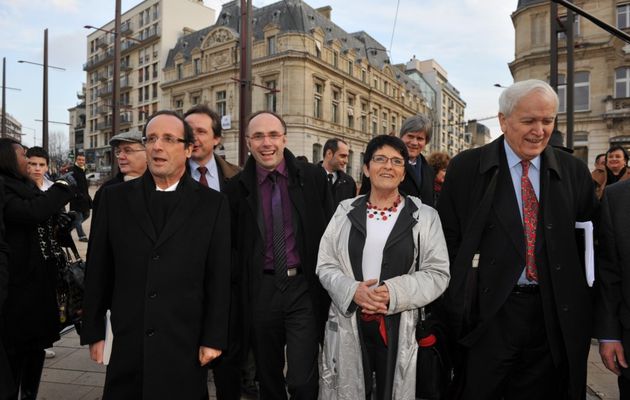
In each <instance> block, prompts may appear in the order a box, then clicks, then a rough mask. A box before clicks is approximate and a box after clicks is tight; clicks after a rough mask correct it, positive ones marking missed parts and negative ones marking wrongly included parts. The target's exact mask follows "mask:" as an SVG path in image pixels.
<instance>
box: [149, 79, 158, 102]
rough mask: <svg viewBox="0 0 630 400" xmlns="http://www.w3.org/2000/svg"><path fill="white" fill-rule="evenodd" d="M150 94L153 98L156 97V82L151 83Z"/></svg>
mask: <svg viewBox="0 0 630 400" xmlns="http://www.w3.org/2000/svg"><path fill="white" fill-rule="evenodd" d="M151 94H152V97H153V98H154V99H157V97H158V84H157V82H156V83H154V84H152V85H151Z"/></svg>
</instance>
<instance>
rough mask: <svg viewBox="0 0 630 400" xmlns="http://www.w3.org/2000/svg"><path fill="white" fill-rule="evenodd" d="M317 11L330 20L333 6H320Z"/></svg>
mask: <svg viewBox="0 0 630 400" xmlns="http://www.w3.org/2000/svg"><path fill="white" fill-rule="evenodd" d="M316 11H317V12H319V13H320V14H321V15H323V16H324V18H326V19H327V20H329V21H330V14H331V13H332V7H331V6H324V7H319V8H317V9H316Z"/></svg>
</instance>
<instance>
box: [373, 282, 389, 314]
mask: <svg viewBox="0 0 630 400" xmlns="http://www.w3.org/2000/svg"><path fill="white" fill-rule="evenodd" d="M374 294H375V295H377V296H379V297H380V298H381V302H382V303H383V304H384V305H385V310H384V311H382V313H383V314H385V313H387V309H388V308H389V289H388V288H387V285H385V284H384V283H383V282H381V285H379V286H378V287H377V288H376V289H374Z"/></svg>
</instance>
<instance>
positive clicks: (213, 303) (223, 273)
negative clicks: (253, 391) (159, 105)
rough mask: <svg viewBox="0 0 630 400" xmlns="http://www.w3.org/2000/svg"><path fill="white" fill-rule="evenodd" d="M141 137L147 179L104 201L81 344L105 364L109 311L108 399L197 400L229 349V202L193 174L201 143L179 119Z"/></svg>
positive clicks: (162, 119) (167, 119)
mask: <svg viewBox="0 0 630 400" xmlns="http://www.w3.org/2000/svg"><path fill="white" fill-rule="evenodd" d="M143 135H144V142H145V145H146V151H147V160H148V164H149V166H148V171H147V172H146V173H145V175H144V176H142V177H141V178H138V179H135V180H133V181H129V182H124V183H121V184H119V185H113V186H110V187H108V188H106V189H105V190H104V191H103V194H102V196H101V201H100V205H99V208H98V212H97V214H96V216H95V218H96V221H95V222H94V225H95V226H97V227H98V229H97V230H96V231H95V232H92V235H93V236H92V238H91V241H90V248H89V250H88V259H87V275H86V283H85V293H86V297H85V301H84V326H83V332H82V334H81V341H82V343H84V344H89V345H90V354H91V357H92V359H93V360H95V361H97V362H102V359H103V349H104V340H103V339H104V337H105V322H104V321H105V318H104V317H105V312H106V310H107V309H111V323H112V330H113V334H114V340H113V348H112V353H111V359H110V363H109V366H108V368H107V376H106V378H105V388H104V394H103V398H104V399H191V400H192V399H195V400H198V399H200V398H202V397H204V396H205V397H207V386H206V385H207V375H208V371H207V368H205V365H206V364H207V363H209V362H210V361H212V360H213V359H215V358H216V357H218V356H219V355H220V354H221V352H222V350H224V349H225V348H226V346H227V336H228V334H227V330H228V314H229V298H230V292H229V290H230V252H229V251H225V249H229V248H230V225H229V208H228V203H227V201H226V199H225V197H224V196H222V195H221V194H219V193H217V192H216V191H213V190H210V189H208V188H205V187H203V186H202V185H200V184H198V183H197V182H195V181H194V180H193V179H192V178H191V177H190V176H189V175H188V174H186V161H187V159H188V157H190V154H191V152H192V143H193V141H194V137H193V134H192V130H191V128H190V126H189V125H188V124H187V123H186V122H185V121H184V120H183V119H182V118H181V117H180V116H179V115H178V114H176V113H173V112H170V111H161V112H158V113H156V114H154V115H153V116H152V117H151V118H150V119H149V121H148V122H147V124H146V125H145V128H144V131H143Z"/></svg>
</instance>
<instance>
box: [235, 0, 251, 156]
mask: <svg viewBox="0 0 630 400" xmlns="http://www.w3.org/2000/svg"><path fill="white" fill-rule="evenodd" d="M251 12H252V2H251V0H241V29H240V46H241V60H240V61H241V69H240V72H241V73H240V91H239V110H238V111H239V136H238V149H239V150H238V164H239V165H240V166H241V167H242V166H243V165H245V161H246V160H247V141H246V139H245V134H246V130H247V118H249V116H250V115H251V113H252V85H251V83H252V56H251V53H252V51H251V48H252V44H251Z"/></svg>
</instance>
